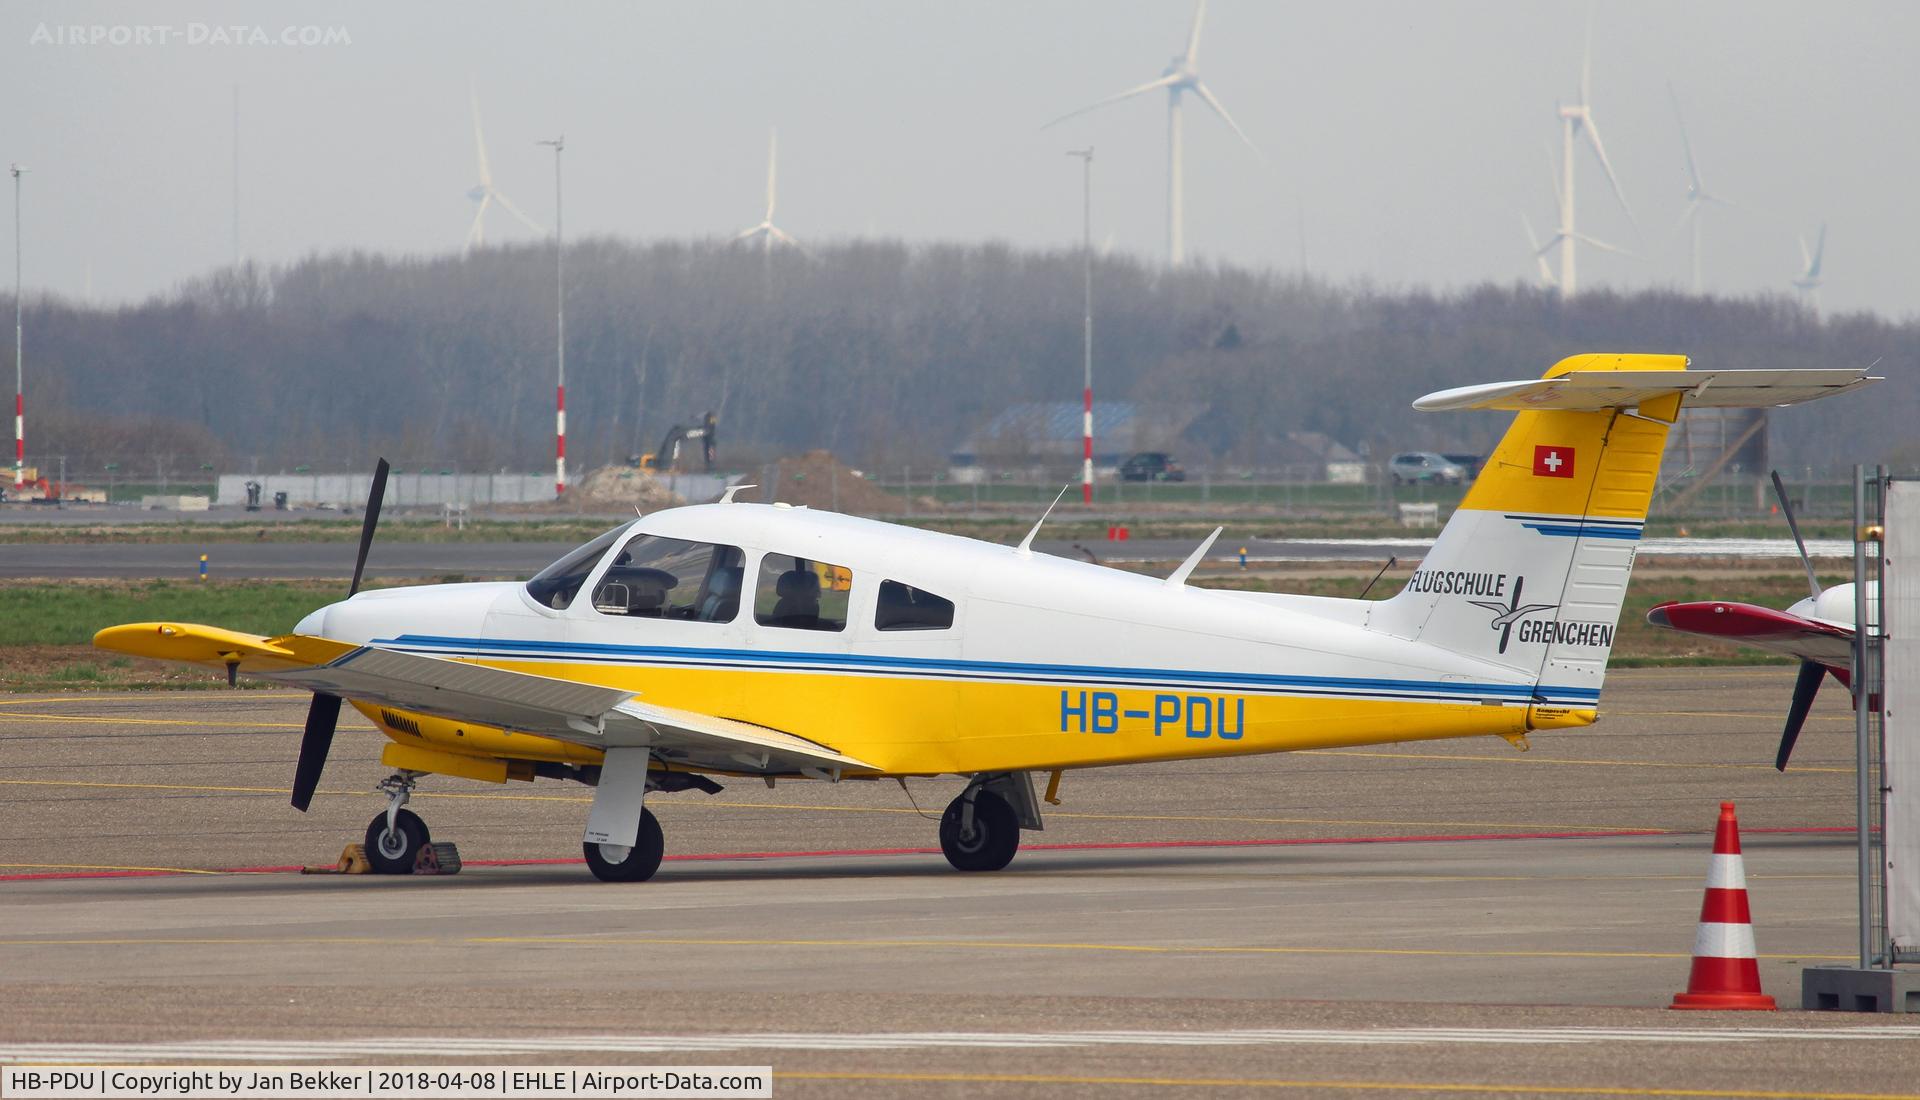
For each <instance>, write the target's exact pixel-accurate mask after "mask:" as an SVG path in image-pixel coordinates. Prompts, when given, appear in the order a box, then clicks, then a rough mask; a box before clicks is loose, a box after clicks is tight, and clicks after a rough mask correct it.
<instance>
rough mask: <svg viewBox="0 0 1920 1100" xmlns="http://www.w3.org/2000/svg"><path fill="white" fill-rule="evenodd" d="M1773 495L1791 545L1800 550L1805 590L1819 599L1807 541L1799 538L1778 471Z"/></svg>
mask: <svg viewBox="0 0 1920 1100" xmlns="http://www.w3.org/2000/svg"><path fill="white" fill-rule="evenodd" d="M1773 495H1774V496H1775V497H1776V498H1778V499H1779V501H1780V514H1781V515H1783V516H1785V517H1787V530H1789V531H1791V532H1793V544H1794V545H1795V546H1797V547H1799V548H1800V564H1801V565H1802V566H1804V567H1805V568H1806V570H1807V588H1808V589H1809V590H1811V591H1812V593H1813V598H1814V599H1819V598H1820V581H1819V579H1818V578H1816V577H1815V576H1814V575H1813V559H1812V558H1810V557H1808V556H1807V540H1806V539H1803V538H1801V537H1800V524H1799V522H1798V521H1796V520H1795V519H1794V518H1793V504H1792V502H1790V501H1789V500H1787V487H1786V485H1784V484H1783V483H1782V482H1781V481H1780V471H1778V470H1775V471H1773Z"/></svg>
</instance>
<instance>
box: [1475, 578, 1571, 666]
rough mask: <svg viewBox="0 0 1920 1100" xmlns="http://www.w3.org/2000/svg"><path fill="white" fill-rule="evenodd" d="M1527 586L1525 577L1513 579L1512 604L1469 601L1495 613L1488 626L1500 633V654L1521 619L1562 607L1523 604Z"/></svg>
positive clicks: (1505, 649)
mask: <svg viewBox="0 0 1920 1100" xmlns="http://www.w3.org/2000/svg"><path fill="white" fill-rule="evenodd" d="M1526 584H1527V578H1525V577H1515V578H1514V579H1513V602H1511V603H1499V602H1497V601H1495V600H1468V601H1467V602H1468V603H1470V604H1472V605H1473V606H1475V607H1483V608H1486V609H1487V610H1488V611H1491V612H1493V622H1491V623H1489V624H1487V625H1488V627H1489V628H1491V629H1493V630H1498V631H1499V632H1500V650H1499V652H1501V653H1505V652H1506V651H1507V642H1508V640H1509V639H1511V638H1512V637H1513V624H1514V623H1516V622H1519V621H1520V620H1521V619H1523V618H1525V617H1526V616H1528V615H1531V614H1533V613H1534V612H1536V611H1552V610H1553V609H1554V608H1556V607H1559V606H1560V605H1559V604H1557V603H1529V604H1523V603H1521V602H1520V591H1521V589H1523V588H1525V587H1526Z"/></svg>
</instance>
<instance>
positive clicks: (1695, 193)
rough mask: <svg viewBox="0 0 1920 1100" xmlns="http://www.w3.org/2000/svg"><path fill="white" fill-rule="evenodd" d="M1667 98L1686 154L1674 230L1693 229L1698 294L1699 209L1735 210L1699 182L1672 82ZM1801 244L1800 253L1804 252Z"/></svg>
mask: <svg viewBox="0 0 1920 1100" xmlns="http://www.w3.org/2000/svg"><path fill="white" fill-rule="evenodd" d="M1667 98H1668V99H1669V100H1672V101H1673V118H1674V121H1676V122H1678V123H1679V124H1680V148H1681V149H1682V150H1683V151H1685V153H1686V154H1687V212H1686V213H1684V214H1682V215H1680V224H1679V226H1677V227H1676V228H1679V229H1685V228H1687V227H1688V224H1689V223H1691V224H1692V227H1693V292H1694V293H1695V294H1698V293H1700V208H1701V207H1702V206H1705V205H1706V204H1708V203H1717V204H1719V205H1721V206H1724V207H1727V208H1728V209H1737V208H1736V207H1734V205H1733V204H1732V203H1730V202H1728V201H1727V200H1725V199H1723V198H1721V197H1720V196H1718V195H1713V194H1709V193H1708V192H1707V189H1706V187H1705V186H1704V185H1702V184H1701V182H1700V169H1699V167H1698V166H1697V165H1696V164H1694V161H1693V143H1692V142H1690V141H1688V140H1687V120H1686V119H1685V118H1684V117H1683V116H1682V115H1681V114H1680V97H1679V96H1677V95H1675V94H1674V92H1673V82H1672V81H1668V82H1667ZM1805 247H1806V246H1805V242H1802V245H1801V248H1802V251H1804V250H1805Z"/></svg>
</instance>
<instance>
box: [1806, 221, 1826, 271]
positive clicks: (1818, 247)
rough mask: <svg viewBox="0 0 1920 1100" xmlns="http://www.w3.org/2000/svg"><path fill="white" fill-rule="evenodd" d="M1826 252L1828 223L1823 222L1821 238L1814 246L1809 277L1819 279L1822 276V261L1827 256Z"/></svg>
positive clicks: (1808, 269)
mask: <svg viewBox="0 0 1920 1100" xmlns="http://www.w3.org/2000/svg"><path fill="white" fill-rule="evenodd" d="M1826 254H1827V223H1826V222H1821V223H1820V238H1819V240H1818V241H1817V242H1816V243H1815V244H1814V246H1813V264H1812V266H1810V267H1808V268H1807V278H1809V279H1818V278H1819V277H1820V261H1821V260H1822V259H1824V258H1825V257H1826Z"/></svg>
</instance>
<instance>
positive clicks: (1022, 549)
mask: <svg viewBox="0 0 1920 1100" xmlns="http://www.w3.org/2000/svg"><path fill="white" fill-rule="evenodd" d="M1071 488H1073V482H1071V481H1069V482H1067V483H1066V484H1065V485H1062V486H1060V492H1059V495H1057V496H1055V497H1054V498H1053V504H1049V505H1047V510H1046V511H1044V512H1042V513H1040V522H1039V523H1036V524H1034V525H1033V530H1031V531H1028V532H1027V537H1026V538H1023V539H1021V540H1020V545H1019V546H1016V547H1014V550H1013V552H1014V553H1016V554H1018V555H1020V556H1021V557H1023V558H1030V557H1032V556H1033V536H1035V535H1037V534H1039V533H1040V528H1041V527H1042V526H1043V525H1045V523H1046V522H1047V517H1048V516H1050V515H1052V514H1053V509H1054V505H1056V504H1059V503H1060V498H1061V497H1064V496H1066V495H1067V490H1068V489H1071Z"/></svg>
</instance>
